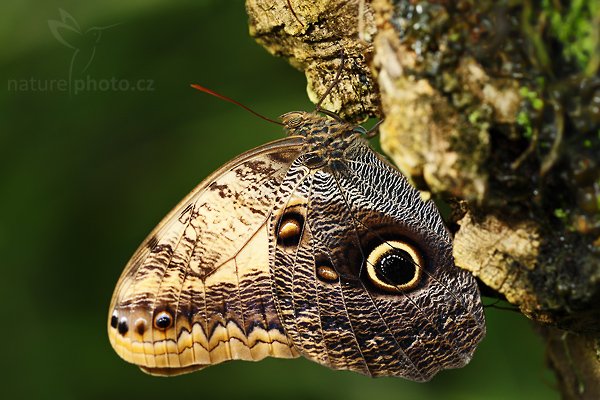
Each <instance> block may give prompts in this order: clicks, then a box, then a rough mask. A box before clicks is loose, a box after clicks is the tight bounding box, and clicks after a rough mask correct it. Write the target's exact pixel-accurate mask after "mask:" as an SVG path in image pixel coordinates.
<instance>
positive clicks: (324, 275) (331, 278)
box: [317, 265, 340, 283]
mask: <svg viewBox="0 0 600 400" xmlns="http://www.w3.org/2000/svg"><path fill="white" fill-rule="evenodd" d="M317 276H318V277H319V279H321V280H322V281H324V282H328V283H332V282H337V280H338V279H339V277H340V275H339V274H338V273H337V272H336V271H335V270H334V269H333V268H332V267H330V266H329V265H319V266H317Z"/></svg>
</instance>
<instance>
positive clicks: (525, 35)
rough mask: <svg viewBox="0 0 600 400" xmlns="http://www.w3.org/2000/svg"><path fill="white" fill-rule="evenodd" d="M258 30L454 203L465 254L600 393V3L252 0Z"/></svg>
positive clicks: (581, 390)
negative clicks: (370, 121)
mask: <svg viewBox="0 0 600 400" xmlns="http://www.w3.org/2000/svg"><path fill="white" fill-rule="evenodd" d="M246 7H247V10H248V14H249V16H250V32H251V34H252V35H253V36H254V37H255V38H256V40H257V41H258V42H259V43H260V44H262V45H263V46H264V47H265V48H266V49H267V50H268V51H269V52H271V53H272V54H275V55H278V56H282V57H285V58H287V59H288V60H289V62H290V63H291V64H292V65H293V66H295V67H296V68H299V69H301V70H303V71H304V72H305V73H306V77H307V80H308V94H309V97H310V98H311V100H312V101H317V100H318V99H320V96H321V95H322V94H323V92H324V91H325V88H326V87H327V86H328V85H329V84H330V83H331V82H332V80H333V77H334V75H335V73H336V71H337V69H338V66H339V63H340V54H341V53H342V51H343V54H344V57H345V65H344V69H343V75H342V79H341V81H340V84H339V85H337V86H336V87H335V88H334V90H333V91H332V94H331V95H330V96H329V97H328V98H327V99H326V100H325V103H324V106H325V108H327V109H329V110H331V111H334V112H336V113H338V114H340V115H341V116H342V117H344V118H346V119H350V120H363V119H365V118H366V117H368V116H379V117H384V118H385V122H384V123H383V125H382V126H381V129H380V132H381V144H382V147H383V149H384V151H385V152H386V153H387V155H388V156H390V157H391V158H392V159H393V160H394V161H395V163H396V164H397V165H398V166H399V167H400V168H401V169H402V171H403V172H404V173H405V174H406V175H407V176H408V177H409V179H411V180H412V181H413V183H415V184H416V185H417V186H418V187H419V188H420V189H423V190H427V191H430V192H431V193H432V194H433V195H434V196H436V197H438V198H442V199H445V200H446V201H447V202H448V203H449V204H450V205H451V207H452V210H453V213H452V217H451V221H449V224H450V226H451V228H452V230H453V232H454V235H455V236H454V240H455V244H454V246H455V248H454V256H455V259H456V264H457V265H458V266H460V267H462V268H465V269H468V270H470V271H471V272H472V273H473V274H474V275H475V276H476V277H477V278H478V279H479V280H480V281H481V282H482V283H483V284H484V285H486V287H487V289H489V291H490V292H492V293H495V294H496V295H497V296H501V297H503V298H505V299H506V300H507V301H509V302H510V303H512V304H514V305H515V306H517V307H519V309H520V310H521V312H522V313H523V314H525V315H526V316H528V317H529V318H530V319H532V320H533V321H535V322H536V323H537V324H538V325H539V329H538V330H539V332H540V334H541V335H542V336H543V337H544V339H545V340H546V342H547V354H548V356H547V357H548V362H549V364H550V366H551V367H552V368H553V369H554V370H555V371H556V374H557V376H558V381H559V383H560V388H561V391H562V394H563V397H565V398H573V399H575V398H600V384H599V383H598V382H600V363H599V358H598V355H599V354H600V340H599V338H600V77H599V75H598V70H599V68H598V67H599V65H600V1H574V2H567V1H561V0H540V1H534V0H512V1H508V0H506V1H494V0H480V1H475V0H460V1H445V0H437V1H436V0H430V1H417V0H402V1H392V0H373V1H372V2H371V1H365V0H337V1H336V0H329V1H327V0H322V1H316V2H313V1H305V0H289V1H288V0H275V1H274V0H247V3H246Z"/></svg>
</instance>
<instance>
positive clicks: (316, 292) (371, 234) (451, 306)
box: [269, 142, 485, 381]
mask: <svg viewBox="0 0 600 400" xmlns="http://www.w3.org/2000/svg"><path fill="white" fill-rule="evenodd" d="M290 193H291V195H289V194H290ZM283 194H286V195H285V201H278V202H277V206H276V208H275V209H274V211H273V214H272V216H271V222H270V227H269V229H270V231H271V232H272V235H273V236H274V237H276V236H277V235H276V232H277V231H278V229H280V225H281V223H282V218H286V217H285V216H286V215H290V216H291V217H290V218H296V219H300V220H301V221H302V226H303V229H302V234H301V237H300V239H299V240H298V241H297V243H294V242H292V243H289V242H288V243H286V242H284V241H277V242H274V243H271V245H272V246H273V248H272V250H271V251H272V254H273V255H274V257H273V258H272V260H271V272H272V277H273V282H274V293H275V296H274V297H275V304H276V306H277V309H278V311H279V315H280V318H281V321H282V323H283V326H284V327H285V330H286V332H287V334H288V336H289V337H290V338H291V339H292V341H293V343H294V347H295V348H296V349H297V350H298V351H299V352H300V353H301V354H302V355H303V356H305V357H307V358H309V359H311V360H314V361H316V362H318V363H321V364H323V365H326V366H328V367H331V368H334V369H349V370H353V371H357V372H361V373H363V374H367V375H372V376H384V375H385V376H388V375H394V376H401V377H404V378H408V379H411V380H415V381H427V380H429V379H431V377H432V376H433V375H434V374H436V373H437V372H438V371H439V370H442V369H448V368H458V367H462V366H464V365H465V364H466V363H468V362H469V360H470V359H471V357H472V354H473V352H474V350H475V348H476V346H477V344H478V342H479V341H480V340H481V339H482V338H483V336H484V335H485V325H484V317H483V310H482V306H481V301H480V298H479V293H478V289H477V286H476V283H475V280H474V278H473V277H472V276H471V275H469V274H468V273H467V272H465V271H463V270H461V269H459V268H457V267H455V266H454V262H453V258H452V244H451V239H450V237H449V235H448V232H447V231H446V228H445V227H444V225H443V222H442V219H441V217H440V215H439V213H438V211H437V209H436V208H435V206H434V205H433V203H432V202H431V201H427V202H424V201H422V199H421V197H420V194H419V192H418V191H417V190H416V189H414V188H413V187H412V186H411V185H410V184H409V183H408V182H407V181H406V179H405V178H404V176H402V174H401V173H400V172H399V171H398V170H397V169H395V168H394V167H392V166H391V165H389V164H388V163H387V162H385V161H383V160H382V159H380V158H379V157H378V156H377V155H376V153H374V152H373V151H372V150H371V149H370V148H369V147H368V146H367V145H365V144H363V143H362V142H357V143H356V145H353V146H351V147H350V148H348V150H347V151H346V152H345V154H344V158H343V159H342V160H341V162H335V163H331V164H329V165H328V166H326V167H323V168H320V169H309V168H307V167H305V166H303V165H302V163H301V160H297V161H296V162H295V163H294V164H292V166H291V168H290V171H289V173H288V175H287V176H286V179H285V180H284V182H283V183H282V186H281V188H280V196H283ZM293 215H296V217H294V216H293ZM393 240H400V241H403V242H408V243H411V245H413V246H415V247H416V248H418V249H419V252H420V254H421V256H422V259H423V265H422V267H420V268H422V271H421V272H422V273H421V278H420V280H419V282H418V284H417V285H416V286H415V287H412V288H410V289H407V290H402V291H399V292H395V293H389V292H386V291H384V290H381V289H380V288H378V287H376V286H375V285H373V284H372V283H371V282H370V281H369V279H368V278H367V277H366V273H365V269H366V264H367V261H366V258H367V255H368V254H369V253H370V252H371V251H372V250H373V248H374V247H376V246H378V245H380V244H382V243H383V244H384V247H385V246H386V245H388V244H389V243H390V241H393ZM389 246H390V248H391V247H392V245H391V244H389ZM320 266H323V267H325V268H333V270H334V271H335V273H334V274H333V277H334V278H335V277H337V279H331V277H329V278H328V279H323V277H321V276H319V274H318V273H317V270H318V268H319V267H320Z"/></svg>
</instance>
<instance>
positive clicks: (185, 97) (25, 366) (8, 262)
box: [0, 0, 558, 400]
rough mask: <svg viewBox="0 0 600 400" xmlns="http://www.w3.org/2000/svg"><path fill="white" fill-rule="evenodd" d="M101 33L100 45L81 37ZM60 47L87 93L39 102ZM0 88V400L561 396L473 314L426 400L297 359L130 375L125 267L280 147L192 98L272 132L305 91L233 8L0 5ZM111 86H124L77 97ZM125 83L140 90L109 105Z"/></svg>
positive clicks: (496, 329)
mask: <svg viewBox="0 0 600 400" xmlns="http://www.w3.org/2000/svg"><path fill="white" fill-rule="evenodd" d="M59 9H62V10H64V11H66V12H67V13H68V15H70V16H72V18H73V20H74V21H76V22H75V23H76V24H78V25H79V29H80V31H81V32H82V33H81V34H78V33H77V32H74V31H71V32H65V31H64V30H63V31H62V33H61V35H62V36H60V35H59V37H57V32H54V33H53V32H51V29H50V26H49V22H48V21H50V20H57V21H61V19H64V18H65V16H66V15H67V14H64V13H63V15H62V16H61V12H60V11H59ZM67 22H69V23H70V24H71V26H72V27H73V26H74V23H73V21H72V20H68V18H67ZM114 24H117V25H115V26H111V27H110V28H107V29H105V30H103V31H102V34H101V36H100V37H99V38H98V37H97V36H93V35H92V34H93V33H94V30H91V31H89V30H88V29H89V28H92V27H102V26H109V25H114ZM50 25H51V24H50ZM61 39H62V40H63V41H66V42H67V43H71V44H73V45H74V46H75V47H77V46H79V47H77V48H80V49H81V50H80V53H78V56H79V58H78V59H76V60H75V63H74V68H73V74H72V76H71V78H72V80H73V81H74V80H77V79H82V80H84V81H85V82H88V83H86V85H88V87H86V88H84V89H83V90H79V92H78V93H71V94H69V92H68V91H65V90H61V88H58V87H52V88H51V87H49V85H50V83H49V82H50V81H56V82H58V81H59V80H63V81H64V80H68V79H69V65H70V63H71V59H72V57H73V54H74V49H71V48H69V47H68V46H67V45H65V43H62V42H61ZM93 49H95V53H94V55H93V57H92V58H91V62H90V64H89V67H88V68H87V70H86V71H85V72H83V73H81V72H80V71H81V70H82V69H83V67H85V65H86V64H87V63H88V61H90V55H91V51H92V50H93ZM0 76H1V77H2V80H3V81H4V82H2V84H3V90H2V91H1V96H0V151H1V153H0V154H1V157H0V179H1V180H0V207H1V208H0V209H1V210H2V217H1V219H0V250H1V251H2V253H1V254H2V261H1V264H0V265H1V266H2V294H1V295H2V299H3V300H2V301H3V304H4V316H5V317H4V318H3V321H4V322H5V325H4V328H3V329H2V330H1V332H2V333H1V335H2V342H3V343H4V349H3V351H2V353H3V357H2V359H3V363H2V364H3V365H4V367H5V368H4V372H2V374H1V375H0V376H1V379H2V397H3V398H6V399H12V398H40V399H42V398H48V399H50V398H57V399H87V398H90V399H96V398H97V399H108V398H119V399H120V398H127V397H129V398H166V397H167V396H169V398H190V399H192V398H206V397H209V396H210V397H213V396H216V397H218V398H228V399H229V398H244V399H252V398H257V399H265V398H266V399H270V398H277V399H296V398H297V399H300V398H302V399H318V398H343V399H346V400H351V399H361V400H364V399H386V398H402V399H428V398H435V399H438V398H444V399H481V398H485V399H506V398H527V399H550V398H557V397H558V394H557V393H556V391H555V390H554V389H553V385H554V384H553V378H552V374H551V373H550V372H549V371H548V370H547V368H546V367H545V362H544V354H543V343H541V340H540V339H539V338H538V337H537V336H536V335H535V334H534V333H533V330H532V328H531V326H530V324H529V322H528V321H527V320H526V319H525V318H524V317H522V316H521V315H519V314H517V313H513V312H507V311H499V310H495V309H487V310H486V314H487V318H488V335H487V337H486V339H485V340H484V341H483V343H482V344H481V346H480V348H479V349H478V351H477V352H476V354H475V358H474V359H473V361H472V362H471V364H469V365H468V366H467V367H466V368H464V369H461V370H454V371H446V372H443V373H440V374H439V375H438V376H437V377H436V378H434V380H433V381H432V382H430V383H427V384H416V383H412V382H407V381H404V380H401V379H394V378H380V379H370V378H366V377H363V376H360V375H357V374H353V373H348V372H334V371H330V370H328V369H326V368H323V367H320V366H318V365H316V364H312V363H310V362H308V361H306V360H301V359H298V360H266V361H263V362H259V363H248V362H231V363H226V364H222V365H218V366H215V367H211V368H208V369H207V370H205V371H202V372H197V373H193V374H190V375H186V376H181V377H176V378H168V379H167V378H156V377H150V376H147V375H145V374H143V373H142V372H140V371H139V370H138V369H137V368H136V367H134V366H131V365H129V364H126V363H125V362H123V361H122V360H120V359H119V358H118V357H117V355H116V354H115V353H114V352H113V351H112V349H111V347H110V345H109V343H108V340H107V336H106V317H107V312H108V311H107V308H108V303H109V300H110V297H111V294H112V290H113V286H114V284H115V283H116V281H117V278H118V276H119V274H120V273H121V269H122V267H123V266H124V265H125V263H126V261H127V260H128V258H129V257H130V256H131V254H132V253H133V251H134V250H135V248H136V247H137V245H138V244H139V243H140V241H141V240H142V239H143V238H144V237H145V236H146V234H147V233H148V232H149V231H150V230H151V229H152V228H153V227H154V225H155V224H156V223H157V222H158V221H159V220H160V219H161V217H162V216H163V215H164V214H166V213H167V212H168V211H169V210H170V208H171V207H172V206H174V205H175V203H176V202H177V201H178V200H179V199H180V198H181V197H183V196H184V195H185V194H186V193H187V192H188V191H189V190H191V189H192V188H193V187H194V186H195V185H196V184H197V183H198V182H199V181H200V180H201V179H202V178H203V177H204V176H206V175H207V174H208V173H210V172H211V171H212V170H214V169H215V168H217V167H218V166H219V165H220V164H222V163H223V162H225V161H226V160H228V159H230V158H232V157H234V156H235V155H236V154H239V153H241V152H242V151H244V150H247V149H249V148H251V147H254V146H257V145H259V144H261V143H264V142H265V141H268V140H273V139H275V138H278V137H280V136H281V130H280V128H279V127H277V126H275V125H270V124H267V123H265V122H264V121H262V120H259V119H258V118H255V117H253V116H251V115H249V114H248V113H246V112H245V111H243V110H241V109H239V108H237V107H234V106H232V105H231V104H228V103H225V102H222V101H220V100H217V99H215V98H213V97H211V96H207V95H205V94H202V93H199V92H197V91H194V90H192V89H190V87H189V84H190V83H192V82H198V83H201V84H203V85H205V86H208V87H210V88H213V89H215V90H217V91H219V92H221V93H223V94H226V95H229V96H231V97H233V98H235V99H238V100H240V101H242V102H244V103H245V104H248V105H250V106H252V107H253V108H255V109H256V110H259V111H260V112H262V113H264V114H266V115H268V116H272V117H275V116H277V115H279V114H282V113H284V112H286V111H290V110H298V109H300V110H302V109H311V104H310V103H309V102H308V100H307V98H306V94H305V81H304V77H303V75H302V74H301V73H300V72H298V71H296V70H294V69H292V68H291V67H290V66H288V65H287V64H286V63H285V62H284V61H282V60H280V59H276V58H274V57H272V56H270V55H268V54H267V52H266V51H265V50H263V49H262V48H261V47H260V46H258V45H257V44H255V43H254V41H253V40H252V39H251V38H250V37H249V36H248V34H247V24H246V15H245V10H244V4H243V2H242V1H240V0H236V1H233V0H227V1H223V0H220V1H218V0H214V1H209V0H205V1H199V0H198V1H183V0H171V1H166V0H152V1H148V0H146V1H127V2H124V1H116V0H111V1H95V2H81V1H67V0H65V1H53V0H51V1H41V0H37V1H25V0H22V1H13V0H9V1H3V2H2V3H0ZM113 78H115V79H117V80H118V82H121V81H125V82H126V83H120V85H121V86H120V87H116V88H112V87H111V88H109V89H108V90H102V87H97V88H94V87H93V86H92V85H93V84H92V83H90V82H96V85H98V84H101V83H100V81H103V80H105V81H109V80H111V79H113ZM138 82H142V86H143V87H142V88H143V89H145V90H143V91H141V90H129V89H128V90H125V89H124V88H125V86H124V85H129V86H130V87H132V86H135V85H137V83H138ZM54 85H55V86H56V85H57V83H55V84H54ZM63 89H64V88H63ZM105 89H106V88H105Z"/></svg>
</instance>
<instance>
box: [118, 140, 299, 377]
mask: <svg viewBox="0 0 600 400" xmlns="http://www.w3.org/2000/svg"><path fill="white" fill-rule="evenodd" d="M300 144H301V141H300V140H299V139H297V138H287V139H282V140H279V141H275V142H272V143H270V144H267V145H265V146H261V147H259V148H256V149H254V150H252V151H250V152H248V153H245V154H242V155H241V156H239V157H238V158H236V159H234V160H233V161H231V162H229V163H228V164H226V165H224V166H223V167H221V168H220V169H219V170H218V171H216V172H215V173H213V174H212V175H211V176H209V177H208V178H207V179H205V180H204V181H203V182H202V183H201V184H200V185H198V187H196V188H195V189H194V191H192V193H190V195H188V196H187V197H186V198H185V199H184V200H183V201H182V202H180V203H179V205H178V206H177V207H175V208H174V209H173V211H171V212H170V213H169V215H167V217H165V219H163V221H162V222H161V223H160V224H159V226H158V227H157V228H156V229H154V231H153V232H152V233H151V234H150V235H149V236H148V237H147V238H146V240H145V241H144V243H143V244H142V245H141V246H140V247H139V248H138V250H137V251H136V253H135V254H134V256H133V257H132V259H131V260H130V262H129V263H128V264H127V266H126V268H125V270H124V272H123V274H122V275H121V278H120V280H119V282H118V284H117V287H116V289H115V293H114V295H113V299H112V302H111V307H110V315H109V322H108V331H109V337H110V341H111V344H112V345H113V347H114V348H115V350H116V351H117V353H118V354H119V355H120V356H121V357H123V358H124V359H125V360H127V361H129V362H132V363H135V364H137V365H139V366H140V367H142V368H143V369H144V370H145V371H146V372H149V373H152V374H160V375H164V374H167V375H172V374H177V373H185V372H190V371H192V370H195V369H198V368H202V366H206V365H210V364H216V363H219V362H223V361H226V360H232V359H242V360H260V359H262V358H264V357H267V356H273V357H285V358H290V357H297V355H298V354H297V352H296V350H295V349H294V347H293V345H292V343H291V342H290V339H289V338H288V337H287V336H286V334H285V332H284V329H283V327H282V326H281V322H280V321H279V317H278V315H277V311H276V309H275V306H274V304H273V299H272V293H271V283H270V279H271V277H270V272H269V246H270V244H269V240H270V236H269V232H268V229H267V222H268V220H269V216H270V215H271V212H272V208H273V205H274V203H275V202H276V201H277V199H276V193H277V191H278V188H279V186H280V185H281V182H282V181H283V179H284V177H285V176H286V174H287V171H288V169H289V166H290V164H291V163H292V162H293V160H295V159H296V157H297V156H298V154H299V150H300ZM282 201H283V200H282ZM161 318H162V319H161Z"/></svg>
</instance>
